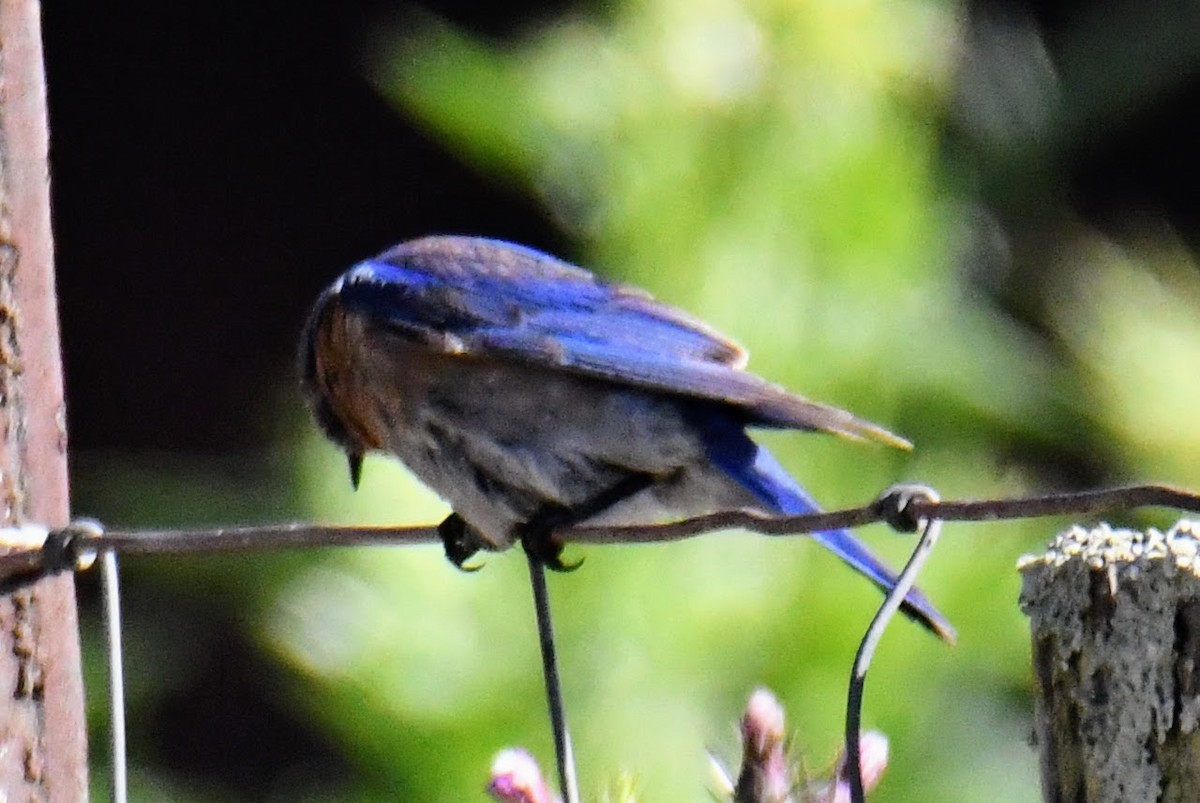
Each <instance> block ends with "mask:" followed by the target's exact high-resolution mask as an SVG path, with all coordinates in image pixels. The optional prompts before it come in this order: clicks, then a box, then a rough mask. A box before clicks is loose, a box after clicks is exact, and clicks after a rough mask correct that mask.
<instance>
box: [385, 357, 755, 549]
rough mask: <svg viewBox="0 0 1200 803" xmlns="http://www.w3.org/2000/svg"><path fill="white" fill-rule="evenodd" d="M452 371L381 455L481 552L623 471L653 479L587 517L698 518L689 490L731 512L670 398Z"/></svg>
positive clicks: (484, 366)
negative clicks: (435, 498)
mask: <svg viewBox="0 0 1200 803" xmlns="http://www.w3.org/2000/svg"><path fill="white" fill-rule="evenodd" d="M454 368H455V370H453V371H449V372H439V378H438V380H437V381H436V382H432V383H430V384H429V386H428V390H427V393H426V396H425V398H424V399H423V403H422V404H420V405H417V406H415V407H414V408H413V412H412V414H411V416H410V420H409V421H408V422H406V425H404V426H395V427H393V428H392V430H391V433H392V434H391V439H390V440H389V443H388V448H389V450H390V451H392V452H394V453H395V454H396V455H398V456H399V457H400V458H401V459H402V460H403V461H404V463H405V464H406V465H407V466H408V467H409V468H410V469H411V470H412V471H413V472H414V473H415V474H416V475H417V476H418V477H419V478H420V479H421V480H422V481H424V482H425V483H426V484H427V485H429V486H430V487H431V488H432V489H434V490H435V491H437V492H438V493H439V494H440V495H441V496H442V497H443V498H445V499H446V500H447V501H448V502H449V503H450V505H451V507H452V508H453V509H454V511H455V512H456V513H458V515H460V516H462V517H463V519H465V520H466V521H467V523H468V524H470V525H471V526H472V527H474V528H475V529H476V530H478V531H479V534H480V535H481V536H482V537H483V538H484V539H486V541H487V542H488V543H487V544H486V546H490V547H491V548H496V549H500V548H504V547H506V546H508V545H510V544H511V543H512V542H513V540H514V528H515V527H516V526H517V525H519V524H521V523H524V522H526V521H528V520H529V519H530V518H531V517H533V516H534V515H536V514H537V513H538V512H539V511H543V510H545V509H546V508H547V507H549V506H557V507H559V508H566V509H570V508H572V507H573V506H578V505H581V504H584V503H586V502H588V501H589V500H591V499H593V498H594V497H596V496H597V495H599V494H603V493H604V492H606V491H608V490H610V489H612V488H613V487H615V486H617V485H618V484H619V483H621V481H622V480H625V479H627V478H629V477H630V476H632V475H649V477H650V478H651V479H652V481H653V484H652V485H651V487H649V488H647V489H646V490H644V491H642V492H640V493H638V494H636V495H635V496H634V497H631V498H630V499H629V500H626V501H624V502H622V503H619V504H618V505H616V506H614V508H613V509H612V510H610V511H606V512H605V513H602V514H601V515H599V516H596V517H594V520H595V521H604V522H606V523H634V522H639V523H647V522H650V521H657V520H661V519H663V518H664V517H666V516H670V515H680V514H687V513H690V512H693V511H695V512H701V511H700V510H698V509H697V507H696V505H695V504H693V503H694V502H695V501H696V500H695V498H694V497H695V496H696V492H697V491H699V492H700V495H701V496H702V497H703V496H712V497H713V498H711V499H709V500H707V502H705V503H702V504H701V505H700V507H701V508H703V509H704V510H714V509H721V508H723V507H728V506H729V500H727V499H723V498H722V499H718V498H716V497H719V496H722V495H724V496H729V495H730V493H733V492H731V491H730V490H729V488H728V486H729V485H730V483H728V482H727V481H726V482H724V483H721V482H720V481H717V480H714V479H713V478H712V477H710V476H709V474H710V473H711V472H712V471H715V470H714V469H708V468H707V463H708V461H707V458H706V456H705V449H704V445H703V443H702V441H701V438H700V435H699V433H698V432H697V431H696V429H695V427H694V426H693V425H692V424H691V423H690V421H689V420H688V419H687V417H686V416H685V415H684V414H683V411H682V409H681V406H680V402H679V401H677V400H675V399H672V398H671V397H667V396H663V395H659V394H654V393H649V392H645V391H641V390H638V389H634V388H628V387H618V386H615V385H613V384H611V383H606V382H603V381H601V380H595V379H591V378H586V377H579V376H575V375H572V374H567V373H563V372H558V371H552V370H547V369H538V368H531V367H529V366H523V365H522V366H513V365H508V364H505V363H500V362H495V361H483V360H459V361H457V362H456V364H455V365H454ZM443 374H444V376H443ZM698 467H699V468H698ZM701 480H704V481H701ZM734 495H735V496H737V494H736V493H734ZM743 496H744V495H742V496H738V499H742V498H743ZM681 505H683V506H685V507H686V508H687V509H682V510H681V509H680V507H681Z"/></svg>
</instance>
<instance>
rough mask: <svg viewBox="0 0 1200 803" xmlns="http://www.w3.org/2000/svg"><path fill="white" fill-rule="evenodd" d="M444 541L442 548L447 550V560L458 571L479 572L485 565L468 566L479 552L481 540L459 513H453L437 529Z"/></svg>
mask: <svg viewBox="0 0 1200 803" xmlns="http://www.w3.org/2000/svg"><path fill="white" fill-rule="evenodd" d="M437 531H438V535H439V536H440V537H441V539H442V547H443V548H444V549H445V550H446V560H448V561H450V562H451V563H453V564H454V567H455V568H456V569H461V570H462V571H464V572H477V571H479V570H480V569H482V568H483V564H482V563H481V564H478V565H473V566H467V565H466V563H467V561H468V560H470V559H471V557H472V556H473V555H474V554H475V553H476V552H478V551H479V547H478V546H477V545H478V543H479V539H478V536H477V534H476V533H475V531H474V530H473V529H472V528H471V526H470V525H469V524H467V522H466V520H465V519H463V517H462V516H460V515H458V514H457V513H451V514H450V515H449V516H447V517H446V518H445V519H444V520H443V521H442V523H441V524H439V525H438V527H437Z"/></svg>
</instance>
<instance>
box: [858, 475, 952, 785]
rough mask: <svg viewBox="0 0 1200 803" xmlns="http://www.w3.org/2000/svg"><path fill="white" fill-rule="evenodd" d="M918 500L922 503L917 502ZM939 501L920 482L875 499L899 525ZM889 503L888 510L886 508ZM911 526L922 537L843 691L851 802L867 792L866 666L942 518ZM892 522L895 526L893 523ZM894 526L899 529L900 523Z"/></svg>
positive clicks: (881, 609)
mask: <svg viewBox="0 0 1200 803" xmlns="http://www.w3.org/2000/svg"><path fill="white" fill-rule="evenodd" d="M918 502H920V503H922V505H918V504H917V503H918ZM937 504H938V494H937V491H935V490H933V489H932V488H929V487H926V486H920V485H897V486H893V487H891V488H889V489H888V490H887V491H884V493H883V495H882V496H880V497H879V499H878V500H876V502H875V503H874V505H875V506H876V507H878V508H879V509H880V511H881V512H882V513H885V514H887V515H888V516H889V518H887V519H886V520H887V521H888V522H889V523H891V522H893V521H896V522H898V523H899V524H901V525H904V526H907V524H908V521H909V516H911V514H912V512H913V511H914V510H917V509H919V508H920V507H921V506H925V507H934V508H936V506H937ZM888 506H891V507H892V509H891V511H890V512H889V511H888V510H887V509H886V508H887V507H888ZM913 523H914V524H915V527H914V529H918V528H919V529H921V530H922V533H921V538H920V540H919V541H917V545H916V546H915V547H914V548H913V552H912V555H911V556H910V557H909V559H908V562H907V563H906V564H905V565H904V569H903V570H902V571H901V572H900V576H899V577H897V578H896V584H895V585H894V586H893V587H892V589H891V591H889V592H888V594H887V596H886V597H885V598H884V600H883V604H882V605H880V606H879V610H878V611H877V612H876V614H875V616H874V617H873V618H872V619H871V624H870V625H868V626H867V631H866V633H865V634H863V638H862V641H861V642H860V643H859V645H858V652H857V653H856V654H855V656H854V665H853V669H852V671H851V673H850V684H849V687H848V690H847V695H846V698H847V699H846V734H845V740H846V743H845V751H846V774H847V780H849V782H850V800H851V801H852V803H864V800H865V795H866V793H865V792H864V791H863V776H862V756H861V745H860V741H859V740H860V739H861V731H862V703H863V695H864V693H865V691H866V683H867V669H869V668H870V666H871V660H872V659H873V658H874V657H875V649H876V648H877V647H878V646H879V640H880V639H881V638H883V633H884V631H885V630H886V629H887V626H888V624H889V623H890V622H891V621H892V618H893V617H895V615H896V612H897V611H898V610H900V606H901V604H902V603H903V602H904V598H905V597H907V596H908V592H909V591H911V590H912V588H913V586H915V585H916V584H917V575H918V574H920V572H921V568H922V567H923V566H924V565H925V561H926V560H928V558H929V555H930V554H931V553H932V551H933V547H934V546H935V545H936V544H937V540H938V536H939V535H940V534H941V530H942V522H941V520H940V519H935V518H919V519H914V520H913ZM893 526H896V525H895V524H893ZM897 529H900V528H899V527H898V528H897Z"/></svg>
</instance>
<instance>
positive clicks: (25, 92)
mask: <svg viewBox="0 0 1200 803" xmlns="http://www.w3.org/2000/svg"><path fill="white" fill-rule="evenodd" d="M47 142H48V137H47V124H46V83H45V73H44V69H43V65H42V41H41V7H40V5H39V4H38V3H37V2H36V0H0V524H3V525H7V524H12V523H14V522H20V521H27V522H40V523H44V524H47V525H50V526H59V525H62V524H65V523H66V521H67V517H68V516H69V504H68V498H67V455H66V413H65V407H64V402H63V385H62V366H61V360H60V354H59V337H58V313H57V305H56V299H55V293H54V261H53V260H54V248H53V241H52V239H51V232H50V176H49V167H48V165H47ZM84 726H85V723H84V708H83V686H82V681H81V672H80V660H79V632H78V623H77V619H76V611H75V586H74V580H73V578H72V577H71V575H70V574H69V573H68V574H64V575H60V576H58V577H54V578H50V579H47V580H43V581H41V582H39V583H38V584H36V585H35V586H33V587H32V588H29V589H25V590H22V591H19V592H16V593H14V594H11V595H9V596H7V597H3V598H0V799H4V800H14V801H15V800H21V801H27V800H49V801H82V800H86V799H87V759H86V731H85V727H84Z"/></svg>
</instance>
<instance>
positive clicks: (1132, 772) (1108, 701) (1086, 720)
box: [1018, 521, 1200, 803]
mask: <svg viewBox="0 0 1200 803" xmlns="http://www.w3.org/2000/svg"><path fill="white" fill-rule="evenodd" d="M1018 568H1019V570H1020V572H1021V576H1022V589H1021V600H1020V602H1021V609H1022V610H1023V611H1024V612H1025V613H1026V614H1027V615H1028V616H1029V618H1030V628H1031V633H1032V638H1033V670H1034V679H1035V682H1036V684H1037V690H1036V701H1035V718H1036V722H1035V735H1036V738H1037V746H1038V750H1039V754H1040V763H1041V775H1042V794H1043V797H1044V799H1045V800H1047V801H1072V803H1108V802H1109V801H1112V802H1113V803H1118V802H1119V801H1120V802H1127V801H1162V802H1173V801H1185V800H1195V799H1196V796H1197V790H1200V731H1198V728H1197V725H1198V724H1200V523H1196V522H1190V521H1180V522H1179V523H1178V524H1176V525H1175V526H1174V527H1172V528H1171V529H1170V530H1168V531H1167V532H1165V533H1164V532H1160V531H1158V530H1154V529H1149V530H1147V531H1145V532H1138V531H1134V530H1119V529H1113V528H1111V527H1109V526H1108V525H1100V526H1099V527H1096V528H1095V529H1091V530H1088V529H1085V528H1083V527H1073V528H1071V529H1069V530H1067V531H1066V532H1063V533H1061V534H1059V535H1058V536H1057V537H1056V538H1055V539H1054V541H1053V543H1051V544H1050V546H1049V548H1048V549H1047V551H1046V553H1045V554H1044V555H1039V556H1026V557H1024V558H1022V559H1021V561H1020V564H1019V566H1018Z"/></svg>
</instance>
